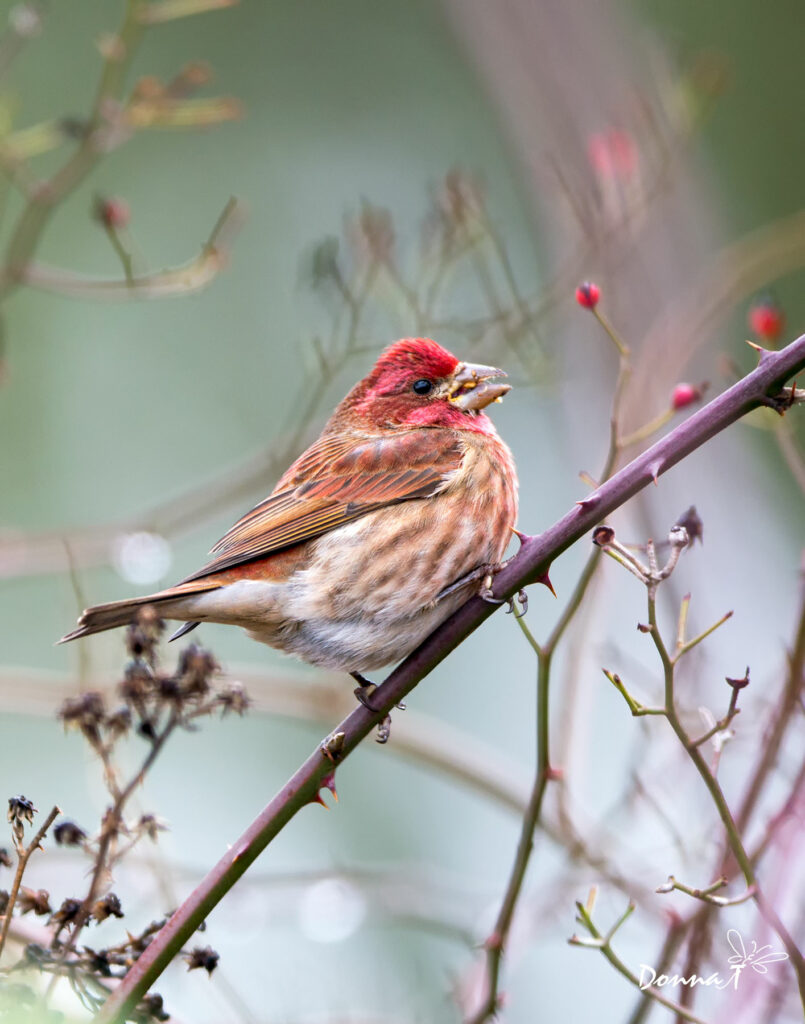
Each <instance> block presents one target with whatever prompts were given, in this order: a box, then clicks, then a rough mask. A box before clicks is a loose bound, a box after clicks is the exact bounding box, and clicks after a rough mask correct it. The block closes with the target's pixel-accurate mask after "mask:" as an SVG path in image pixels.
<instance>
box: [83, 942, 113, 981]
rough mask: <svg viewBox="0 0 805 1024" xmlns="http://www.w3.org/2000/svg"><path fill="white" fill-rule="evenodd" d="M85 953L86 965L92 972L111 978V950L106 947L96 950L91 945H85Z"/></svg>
mask: <svg viewBox="0 0 805 1024" xmlns="http://www.w3.org/2000/svg"><path fill="white" fill-rule="evenodd" d="M84 954H85V955H86V958H87V959H86V966H87V969H88V970H89V971H90V973H91V974H98V975H100V976H101V977H102V978H111V977H112V970H111V962H110V960H109V951H108V950H106V949H99V950H97V951H96V950H94V949H90V947H89V946H84Z"/></svg>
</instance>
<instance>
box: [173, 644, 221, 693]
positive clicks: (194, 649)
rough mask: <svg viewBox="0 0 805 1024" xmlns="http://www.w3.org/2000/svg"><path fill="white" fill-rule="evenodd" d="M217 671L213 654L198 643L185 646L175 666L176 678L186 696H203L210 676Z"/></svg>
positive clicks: (207, 688)
mask: <svg viewBox="0 0 805 1024" xmlns="http://www.w3.org/2000/svg"><path fill="white" fill-rule="evenodd" d="M217 671H219V666H218V662H217V661H216V660H215V658H214V657H213V655H212V654H211V653H210V652H209V651H206V650H205V649H204V648H203V647H200V646H199V645H198V644H190V646H189V647H185V649H184V650H183V651H182V653H181V655H180V657H179V664H178V665H177V667H176V675H177V678H178V679H179V680H180V682H181V686H182V690H183V691H184V693H185V695H186V696H203V695H204V694H206V693H207V691H208V690H209V688H210V678H211V677H212V676H213V675H214V674H215V673H216V672H217Z"/></svg>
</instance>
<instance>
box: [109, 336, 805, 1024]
mask: <svg viewBox="0 0 805 1024" xmlns="http://www.w3.org/2000/svg"><path fill="white" fill-rule="evenodd" d="M803 368H805V336H803V337H800V338H799V339H797V340H796V341H795V342H793V343H792V344H790V345H789V346H788V347H787V348H785V349H783V350H781V351H780V352H775V353H765V354H764V355H763V357H762V358H761V360H760V364H759V365H758V367H757V368H756V369H755V370H754V371H752V372H751V373H750V374H748V375H747V376H746V377H745V378H744V379H743V380H742V381H740V382H738V383H737V384H735V385H733V387H731V388H730V389H729V390H727V391H726V392H724V393H723V394H722V395H720V396H719V397H718V398H716V399H714V400H713V401H711V402H710V403H709V404H708V405H706V406H705V407H704V408H703V409H701V410H700V411H699V412H697V413H694V414H693V415H692V416H691V417H690V418H689V419H688V420H686V421H685V422H684V423H682V424H681V425H680V426H679V427H677V428H676V429H675V430H673V431H672V432H671V433H669V434H668V435H667V436H666V437H664V438H662V439H661V440H660V441H658V442H657V443H656V444H654V445H652V446H651V447H650V448H649V449H648V450H647V451H645V452H644V453H642V454H641V455H639V456H638V457H637V458H636V459H634V460H633V461H632V462H630V463H629V464H628V465H627V466H625V467H624V468H623V469H621V470H620V471H619V472H617V473H616V474H615V475H614V476H612V477H611V479H610V480H608V481H606V482H605V483H603V484H602V485H601V486H600V487H599V488H597V489H596V490H595V491H594V492H593V493H592V494H590V495H588V496H587V497H586V498H584V499H582V500H581V501H580V502H579V503H577V505H576V506H575V507H574V508H573V509H571V510H570V511H569V512H568V513H566V515H565V516H563V517H562V519H560V520H559V521H558V522H557V523H556V524H555V525H554V526H552V527H550V528H549V529H548V530H546V531H545V532H544V533H543V534H541V535H540V536H538V537H525V538H524V539H523V543H522V545H521V549H520V551H519V553H518V555H517V556H516V557H515V558H514V559H513V560H512V561H511V562H510V563H509V564H508V565H507V566H506V567H505V568H504V569H503V570H502V571H501V573H500V574H499V575H498V577H497V579H496V583H495V594H496V596H498V597H501V598H509V597H513V596H514V595H515V594H516V593H517V592H518V591H519V590H520V589H522V587H523V586H526V585H528V584H529V583H531V582H533V581H535V580H537V579H539V577H540V576H541V575H543V574H544V572H545V570H546V569H547V567H548V566H549V565H550V563H551V561H552V560H553V559H555V558H556V557H558V556H559V555H560V554H561V553H562V552H563V551H565V550H566V549H567V548H568V547H569V546H570V545H571V544H572V543H574V542H575V541H576V540H578V539H580V538H581V537H582V536H584V535H585V534H586V533H587V532H588V531H589V530H590V529H591V528H592V527H593V526H594V525H595V524H596V523H599V522H601V520H602V518H603V517H605V516H607V515H608V514H609V513H610V512H612V511H613V510H614V509H615V508H618V507H619V506H620V505H622V504H624V503H625V502H626V501H627V500H628V499H629V498H630V497H632V496H633V495H634V494H636V493H637V492H638V491H639V490H641V489H642V488H643V487H645V486H647V485H648V484H649V483H651V482H653V481H654V480H656V479H657V477H658V476H660V475H661V474H663V473H666V472H667V471H668V470H669V469H670V468H672V467H673V466H674V465H676V463H678V462H679V461H681V460H682V459H683V458H685V457H686V456H687V455H689V454H690V453H691V452H693V451H695V450H696V448H698V447H700V446H701V445H702V444H704V443H705V442H706V441H708V440H709V439H710V438H712V437H714V436H715V435H716V434H718V433H719V432H720V431H721V430H724V429H725V428H726V427H728V426H729V425H731V424H732V423H734V422H735V421H736V420H738V419H740V417H741V416H743V415H744V414H745V413H746V412H748V411H749V410H751V409H753V408H756V407H758V406H760V405H764V404H769V402H771V403H774V401H775V396H776V395H777V394H778V393H779V391H780V389H781V388H782V387H783V386H784V385H785V384H786V382H787V381H788V380H789V379H790V378H791V377H792V376H793V375H795V374H797V373H798V372H800V371H801V370H802V369H803ZM493 611H494V606H492V605H490V604H489V602H487V601H484V600H482V599H480V598H473V599H472V600H470V601H468V602H467V604H465V605H464V606H463V607H462V608H460V609H459V610H458V611H457V612H456V613H455V614H454V615H453V616H452V617H451V618H450V619H448V621H447V622H445V623H444V624H443V625H442V626H441V627H440V628H439V629H437V630H436V631H435V632H434V633H433V634H432V635H431V636H430V637H429V638H428V639H427V640H426V641H424V643H423V644H422V645H421V646H420V647H419V648H418V649H417V650H416V651H414V652H413V654H411V655H410V656H409V657H408V658H406V660H405V661H404V662H403V663H402V664H401V665H400V666H399V667H398V668H397V669H395V670H394V671H393V672H392V673H391V675H390V676H389V677H388V678H387V679H386V680H385V682H384V683H383V684H382V685H381V686H379V687H378V689H377V691H376V693H375V694H374V696H373V700H374V701H375V702H376V707H377V708H378V709H379V710H378V711H377V712H374V713H372V712H370V711H369V710H368V709H367V708H365V707H363V706H361V707H358V708H356V709H355V710H354V711H353V712H352V714H350V715H349V716H348V717H347V718H346V719H345V720H344V721H343V722H341V723H340V725H339V726H338V727H337V728H336V730H335V731H334V732H333V733H332V734H331V736H330V737H329V738H328V744H329V746H328V749H329V750H330V752H331V753H332V754H334V755H337V758H338V759H339V760H340V759H343V758H344V757H346V756H348V755H349V753H350V752H351V751H352V750H353V749H354V748H355V747H356V746H357V745H358V743H360V741H361V740H362V739H364V738H365V737H366V736H367V735H368V734H369V733H370V732H371V731H372V729H373V728H374V727H375V726H376V725H377V724H378V722H380V721H382V719H383V718H384V717H385V715H386V714H388V713H389V712H390V711H391V710H392V709H393V707H394V705H395V704H397V703H399V702H400V701H401V700H403V699H404V697H405V696H406V694H408V693H409V692H410V691H411V690H412V689H413V688H414V687H415V686H416V685H417V683H418V682H420V680H421V679H422V678H423V677H424V676H425V675H427V673H428V672H430V671H431V670H432V669H433V668H435V666H436V665H437V664H439V663H440V662H441V661H442V660H443V659H444V658H445V657H447V655H448V654H449V653H450V651H452V650H453V649H454V648H455V647H456V646H457V645H458V644H459V643H461V641H462V640H464V639H465V637H466V636H467V635H469V633H471V632H472V631H473V630H475V629H476V628H477V627H478V626H479V625H480V624H481V623H482V622H483V621H484V620H485V619H487V618H488V617H489V616H490V615H491V614H492V612H493ZM331 771H332V763H331V761H330V760H329V759H328V758H327V757H324V756H323V754H322V751H321V749H318V748H317V749H316V751H314V753H312V754H311V756H310V757H309V758H308V759H307V760H306V761H305V763H304V764H303V765H302V766H301V767H300V768H299V769H298V771H297V772H296V773H295V774H294V775H293V777H292V778H291V779H290V780H289V781H288V783H287V784H286V785H285V786H284V787H283V789H282V790H281V791H280V792H279V793H278V794H277V795H276V796H275V797H274V799H273V800H271V801H270V803H269V804H268V805H267V806H266V808H265V809H264V810H263V811H262V813H261V814H260V815H259V816H258V817H257V818H256V819H255V821H254V822H253V823H252V825H251V826H250V827H249V828H248V829H247V830H246V831H245V832H244V834H243V835H242V836H241V837H240V839H239V840H238V841H237V842H236V843H235V844H234V845H233V846H232V848H231V849H230V850H229V851H227V852H226V853H225V854H224V856H223V857H222V858H221V860H220V861H219V862H218V864H217V865H216V866H215V867H214V868H213V869H212V870H211V871H210V873H209V874H208V875H207V877H206V878H205V879H204V881H203V882H202V883H201V884H200V885H199V886H198V887H197V888H196V889H195V890H194V892H193V893H191V895H190V896H189V897H188V898H187V900H185V902H184V903H183V904H182V906H181V907H180V908H179V909H178V910H177V911H176V912H175V914H174V915H173V917H172V918H171V920H170V921H169V922H168V924H167V925H166V926H165V928H164V929H163V930H161V931H160V933H159V935H158V936H157V937H156V938H155V939H154V941H153V942H152V943H151V945H150V946H149V947H148V949H147V950H146V951H145V953H144V954H143V955H142V957H141V958H140V959H139V960H138V962H137V964H136V965H135V966H134V967H133V968H132V970H131V971H130V972H129V975H128V976H127V977H126V979H125V980H124V981H123V982H122V983H121V985H120V986H119V988H118V989H117V991H116V992H115V993H114V994H113V995H112V996H110V998H109V1000H108V1001H107V1003H106V1004H105V1006H104V1008H103V1010H102V1011H101V1013H100V1014H99V1017H98V1022H97V1024H111V1022H112V1021H116V1020H119V1019H121V1017H122V1016H124V1015H125V1013H127V1012H128V1011H129V1010H130V1009H131V1008H132V1007H133V1006H134V1005H136V1003H137V1001H138V1000H139V998H140V997H141V996H142V995H143V994H144V993H145V992H146V991H147V989H148V987H149V985H150V984H151V983H152V982H153V981H154V979H155V978H157V977H158V976H159V974H160V973H161V972H162V971H163V970H164V968H165V967H166V966H167V965H168V963H170V961H171V959H172V958H173V957H174V956H175V955H176V953H177V952H178V950H179V949H180V948H181V946H182V944H183V943H184V942H185V941H186V940H187V938H188V937H189V936H190V935H191V934H192V932H193V931H194V929H195V928H196V927H198V925H199V924H200V923H201V921H202V920H203V919H204V917H205V916H206V915H207V914H208V913H209V911H210V910H211V909H212V907H214V906H215V905H216V904H217V903H218V902H219V901H220V900H221V899H222V897H223V896H224V895H225V894H226V893H227V892H228V891H229V889H230V888H231V887H232V886H233V885H234V884H235V882H236V881H237V879H238V878H240V877H241V875H242V874H243V873H244V872H245V871H246V870H247V868H248V867H249V865H250V864H251V863H252V862H253V861H254V860H255V858H256V857H257V856H258V855H259V854H260V853H261V852H262V850H263V849H265V847H266V846H267V845H268V843H269V842H270V841H271V840H272V839H273V838H274V836H276V835H277V834H278V832H279V831H280V830H281V829H282V828H283V827H284V826H285V825H286V824H287V823H288V822H289V821H290V820H291V819H292V818H293V817H294V815H295V814H296V813H297V812H298V811H299V810H300V809H301V808H302V807H304V806H305V805H306V804H308V803H310V802H311V801H312V800H315V798H316V796H317V794H318V791H319V789H320V787H321V785H322V782H323V780H324V778H325V776H327V775H328V774H329V773H330V772H331Z"/></svg>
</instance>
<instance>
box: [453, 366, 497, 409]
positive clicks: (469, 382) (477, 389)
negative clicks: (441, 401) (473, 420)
mask: <svg viewBox="0 0 805 1024" xmlns="http://www.w3.org/2000/svg"><path fill="white" fill-rule="evenodd" d="M505 376H506V374H505V373H504V371H503V370H497V369H495V367H494V366H479V365H478V364H477V363H459V364H458V366H457V367H456V368H455V370H454V371H453V376H452V378H451V380H450V385H449V399H450V401H451V402H452V403H453V405H457V406H458V407H459V409H461V410H462V411H463V412H478V411H479V410H480V409H484V408H486V406H487V405H489V404H490V403H491V402H499V401H500V400H501V398H502V397H503V396H504V395H505V394H506V393H507V392H508V391H511V385H510V384H494V383H492V378H493V377H505Z"/></svg>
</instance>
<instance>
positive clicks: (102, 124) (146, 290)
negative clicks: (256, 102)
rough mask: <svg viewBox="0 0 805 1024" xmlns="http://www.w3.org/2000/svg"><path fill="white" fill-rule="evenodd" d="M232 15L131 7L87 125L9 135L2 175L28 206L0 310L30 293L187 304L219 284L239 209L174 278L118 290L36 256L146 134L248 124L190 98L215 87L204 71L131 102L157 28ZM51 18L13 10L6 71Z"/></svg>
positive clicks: (0, 290) (176, 5)
mask: <svg viewBox="0 0 805 1024" xmlns="http://www.w3.org/2000/svg"><path fill="white" fill-rule="evenodd" d="M229 6H232V3H231V2H230V0H217V2H216V0H181V2H179V0H159V2H147V0H126V4H125V14H124V17H123V21H122V23H121V25H120V27H119V29H118V30H117V32H115V33H111V34H106V35H104V36H103V37H102V38H101V39H100V41H99V43H98V48H99V50H100V53H101V56H102V57H103V66H102V69H101V74H100V79H99V81H98V85H97V89H96V94H95V100H94V102H93V105H92V109H91V111H90V113H89V115H88V116H87V117H86V118H84V119H76V118H74V117H70V118H67V117H62V118H54V119H52V120H50V121H48V122H46V123H44V124H41V125H34V126H32V127H28V128H24V129H21V130H17V131H12V132H8V133H7V134H6V135H5V137H4V138H2V139H0V172H2V174H4V175H5V178H6V180H7V182H8V183H9V184H11V185H13V186H14V187H15V188H16V189H17V190H18V191H19V192H20V193H21V194H22V196H23V198H24V201H25V202H24V206H23V209H22V211H21V212H20V214H19V215H18V217H17V218H16V221H15V222H14V224H13V225H12V226H11V227H10V229H9V237H8V239H7V241H6V243H5V249H4V253H3V256H2V260H1V261H0V302H4V301H5V300H6V299H7V298H8V297H9V296H10V295H11V294H12V293H13V292H14V291H15V290H16V289H17V288H18V287H19V286H20V285H23V284H27V285H33V286H36V287H39V288H44V289H47V290H51V291H57V292H61V293H63V294H70V295H76V296H80V297H84V298H117V299H119V298H134V297H136V298H155V297H164V296H167V295H182V294H186V293H187V292H190V291H194V290H197V289H199V288H203V287H204V286H205V285H207V284H208V283H209V282H210V281H211V280H212V279H213V277H214V276H215V274H216V273H217V272H218V270H219V269H220V267H221V266H222V265H223V263H224V262H225V259H226V256H227V253H228V250H229V246H230V243H231V239H232V227H233V225H234V223H235V221H236V219H237V218H236V214H237V213H238V211H237V208H236V204H235V202H234V200H232V201H230V203H229V204H228V206H227V208H226V210H225V211H224V213H223V214H222V215H221V218H220V219H219V222H218V224H217V225H216V227H215V228H214V229H213V231H212V233H211V235H210V238H209V240H208V241H207V243H206V244H205V246H204V248H203V249H202V253H201V255H200V256H199V257H198V258H197V259H196V260H194V261H192V262H191V263H190V264H188V265H187V266H186V267H183V268H178V269H176V270H172V271H163V272H161V273H156V274H154V273H146V274H141V275H136V276H134V275H132V274H131V273H130V272H127V273H126V280H125V281H124V282H120V283H118V282H114V281H104V280H92V279H90V278H82V277H79V276H77V275H74V274H72V273H71V272H70V271H67V270H56V269H53V268H49V267H44V266H38V265H37V264H35V263H34V254H35V252H36V250H37V248H38V246H39V242H40V240H41V238H42V236H43V234H44V232H45V231H46V229H47V227H48V224H49V222H50V219H51V217H52V216H53V214H54V213H55V211H56V209H57V208H58V207H59V206H60V205H61V204H62V203H63V202H64V201H65V200H66V199H68V198H69V197H70V195H71V194H72V193H73V192H75V190H76V189H77V188H78V186H79V185H81V184H82V183H83V182H84V180H85V179H86V178H87V177H88V176H89V175H90V174H91V173H92V171H93V170H95V168H96V166H97V165H98V163H99V162H100V161H101V160H102V159H103V158H104V157H105V156H106V155H107V154H109V153H111V152H112V151H113V150H115V149H118V148H119V147H121V146H123V145H124V144H125V143H127V142H129V141H130V140H131V139H132V137H133V136H134V135H135V134H136V133H137V132H138V131H141V130H144V129H149V128H159V127H164V128H177V127H191V128H192V127H197V126H209V125H215V124H220V123H222V122H224V121H227V120H231V119H232V118H234V117H238V116H240V108H239V105H238V104H237V102H236V101H235V100H232V99H228V98H222V99H195V98H193V97H192V95H191V94H192V93H193V92H195V91H196V90H197V89H198V88H199V87H201V86H202V85H204V84H206V82H207V81H208V80H209V77H210V73H209V71H208V70H207V69H206V67H205V66H204V65H201V64H193V65H188V66H187V67H186V68H184V69H183V70H182V71H180V72H179V74H178V75H177V76H176V77H175V78H174V80H173V81H172V82H170V83H168V84H167V85H163V84H162V83H161V82H159V80H158V79H155V78H145V79H141V80H140V81H139V82H138V83H136V84H135V86H134V89H133V91H132V92H131V93H130V94H128V95H127V94H126V80H127V77H128V73H129V69H130V67H131V64H132V61H133V59H134V56H135V54H136V53H137V50H138V48H139V46H140V43H141V41H142V38H143V35H144V33H145V31H146V29H147V28H148V27H149V26H152V25H158V24H162V23H163V22H166V21H169V20H173V19H176V18H183V17H186V16H188V15H193V14H199V13H203V12H205V11H209V10H213V9H216V8H223V7H229ZM43 18H46V15H45V14H44V12H43V8H42V7H41V6H37V5H35V4H33V3H30V4H29V3H24V4H19V5H18V6H17V7H15V8H13V11H12V14H11V25H10V28H9V31H8V33H7V36H6V41H5V46H3V45H2V44H0V71H6V70H7V69H8V65H9V63H10V57H11V56H12V55H16V53H17V52H18V51H19V49H20V48H21V41H22V39H29V38H31V37H32V36H35V35H37V34H38V33H39V32H40V31H42V29H43ZM15 40H16V41H17V42H16V43H15V42H14V41H15ZM4 51H5V53H4ZM65 144H73V145H74V147H75V148H74V149H73V152H72V153H71V154H70V155H69V156H68V157H67V159H66V160H64V161H63V162H62V163H61V165H60V166H59V167H58V168H57V169H56V171H54V172H53V173H52V174H51V175H50V176H49V177H46V178H40V177H39V175H38V174H37V172H36V170H35V168H34V166H33V164H32V163H31V161H32V160H34V159H35V158H36V157H38V156H40V155H42V154H43V153H47V152H50V151H52V150H57V149H59V148H61V146H62V145H65ZM120 202H121V201H118V207H117V209H118V211H120V210H121V206H120ZM99 219H101V220H102V222H105V226H106V227H107V229H110V230H114V229H115V228H116V227H117V228H119V227H121V226H122V225H114V224H111V223H110V220H111V215H110V216H107V217H106V218H103V217H101V218H99ZM118 251H119V252H120V250H118ZM124 265H125V261H124Z"/></svg>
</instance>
